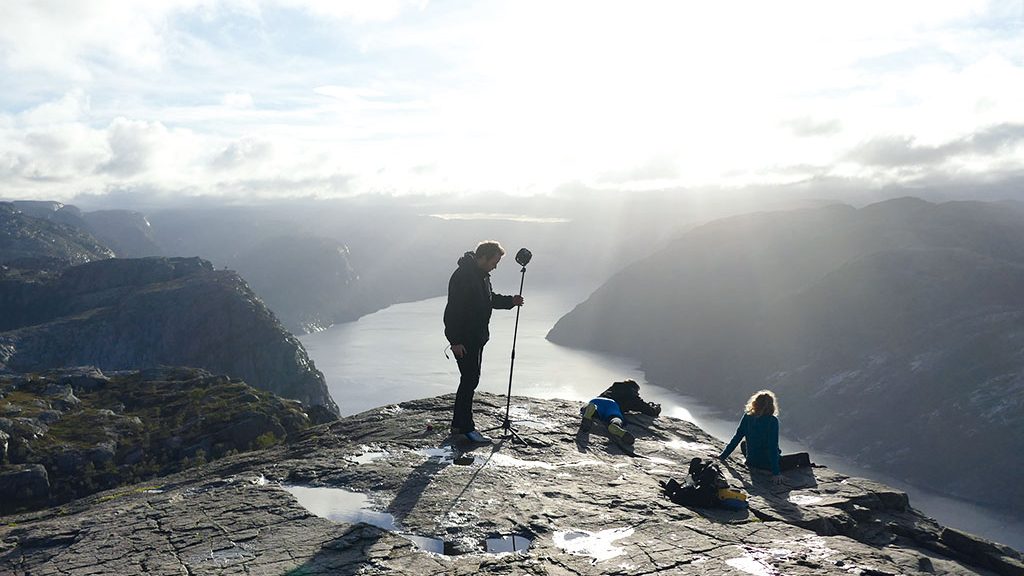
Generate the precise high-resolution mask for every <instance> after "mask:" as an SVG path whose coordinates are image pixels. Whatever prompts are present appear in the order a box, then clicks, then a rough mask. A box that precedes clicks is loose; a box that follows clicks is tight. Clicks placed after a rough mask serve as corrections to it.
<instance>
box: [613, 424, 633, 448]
mask: <svg viewBox="0 0 1024 576" xmlns="http://www.w3.org/2000/svg"><path fill="white" fill-rule="evenodd" d="M608 434H609V435H610V436H611V437H612V440H618V441H620V442H622V443H623V444H626V445H627V446H632V445H633V443H634V442H636V438H635V437H633V435H632V434H630V432H629V430H626V429H625V428H623V427H622V425H621V424H619V423H618V422H612V423H611V424H608Z"/></svg>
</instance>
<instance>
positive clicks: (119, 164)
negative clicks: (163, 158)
mask: <svg viewBox="0 0 1024 576" xmlns="http://www.w3.org/2000/svg"><path fill="white" fill-rule="evenodd" d="M166 139H167V128H166V127H165V126H164V125H163V124H161V123H159V122H143V121H137V120H128V119H127V118H118V119H116V120H114V123H113V124H112V125H111V126H110V129H109V130H108V131H107V141H108V143H109V145H110V159H109V160H107V161H106V162H104V163H103V164H101V165H99V166H97V167H96V170H97V172H99V173H102V174H110V175H112V176H119V177H125V176H134V175H136V174H139V173H141V172H144V171H146V170H147V169H149V167H150V164H151V160H152V157H153V155H154V154H155V153H156V152H157V151H158V150H159V145H160V144H161V143H163V142H165V141H166Z"/></svg>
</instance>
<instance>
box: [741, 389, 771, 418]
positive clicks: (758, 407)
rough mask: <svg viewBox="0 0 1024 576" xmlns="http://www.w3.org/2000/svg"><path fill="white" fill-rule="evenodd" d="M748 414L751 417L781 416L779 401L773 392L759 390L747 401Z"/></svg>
mask: <svg viewBox="0 0 1024 576" xmlns="http://www.w3.org/2000/svg"><path fill="white" fill-rule="evenodd" d="M746 412H747V414H750V415H751V416H764V415H766V414H771V415H772V416H778V415H779V401H778V399H776V398H775V393H774V392H772V391H771V390H758V391H757V392H754V395H753V396H751V397H750V400H747V408H746Z"/></svg>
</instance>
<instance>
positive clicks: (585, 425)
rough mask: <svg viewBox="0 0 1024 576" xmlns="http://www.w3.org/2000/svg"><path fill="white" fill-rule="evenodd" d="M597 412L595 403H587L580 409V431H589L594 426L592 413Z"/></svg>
mask: <svg viewBox="0 0 1024 576" xmlns="http://www.w3.org/2000/svg"><path fill="white" fill-rule="evenodd" d="M595 414H597V405H596V404H593V403H591V404H587V405H586V406H585V407H584V408H583V410H581V411H580V415H581V416H582V418H581V419H580V432H590V429H591V428H593V427H594V415H595Z"/></svg>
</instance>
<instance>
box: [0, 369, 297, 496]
mask: <svg viewBox="0 0 1024 576" xmlns="http://www.w3.org/2000/svg"><path fill="white" fill-rule="evenodd" d="M309 425H310V418H309V417H308V416H307V415H306V414H305V413H303V411H302V407H301V405H299V404H298V403H296V402H294V401H289V400H283V399H281V398H278V397H276V396H273V395H272V394H270V393H267V392H262V391H259V390H255V389H253V388H251V387H249V386H248V385H246V384H245V383H244V382H241V381H238V380H231V379H230V378H227V377H226V376H214V375H212V374H210V373H209V372H206V371H203V370H196V369H191V368H160V369H149V370H143V371H132V372H114V373H111V374H109V375H107V374H104V373H103V372H101V371H99V370H97V369H95V368H78V369H71V370H57V371H49V372H45V373H43V374H35V375H13V376H0V434H3V436H2V438H4V439H6V442H5V444H6V448H7V449H6V450H5V454H4V455H5V458H3V459H0V513H10V512H12V511H15V510H18V509H26V508H27V509H32V508H38V507H40V506H47V505H52V504H58V503H62V502H65V501H68V500H70V499H72V498H77V497H81V496H84V495H88V494H92V493H94V492H97V491H100V490H106V489H109V488H112V487H116V486H119V485H121V484H124V483H126V482H137V481H139V480H144V479H146V478H149V477H152V476H157V475H165V474H168V473H171V472H175V471H178V470H181V469H183V468H187V467H189V466H193V465H196V464H201V463H203V462H206V461H207V460H215V459H217V458H222V457H224V456H225V455H228V454H233V453H236V452H245V451H248V450H252V449H255V448H266V447H268V446H272V445H274V444H277V443H279V442H281V441H284V440H285V439H287V438H289V437H293V436H295V435H296V434H297V433H299V432H301V431H302V430H305V429H306V428H308V427H309Z"/></svg>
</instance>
